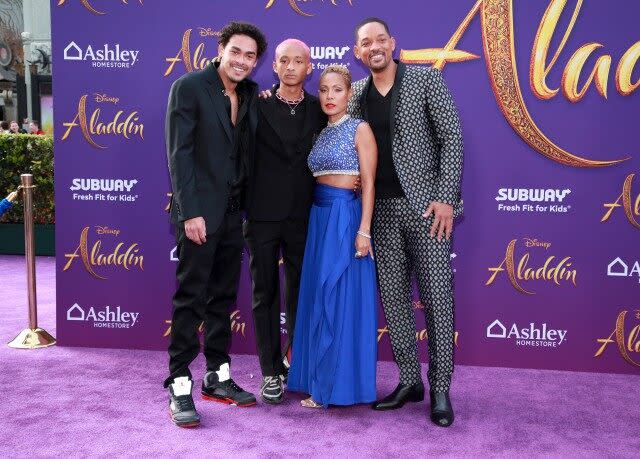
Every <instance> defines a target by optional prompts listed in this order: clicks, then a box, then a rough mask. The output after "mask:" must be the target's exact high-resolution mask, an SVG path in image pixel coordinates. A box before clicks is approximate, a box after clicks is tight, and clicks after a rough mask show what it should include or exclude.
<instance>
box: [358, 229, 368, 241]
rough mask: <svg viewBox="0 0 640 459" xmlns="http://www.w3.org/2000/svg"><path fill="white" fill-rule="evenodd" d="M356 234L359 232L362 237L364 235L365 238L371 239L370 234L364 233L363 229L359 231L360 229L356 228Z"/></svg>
mask: <svg viewBox="0 0 640 459" xmlns="http://www.w3.org/2000/svg"><path fill="white" fill-rule="evenodd" d="M358 234H359V235H360V236H362V237H366V238H367V239H371V235H370V234H367V233H365V232H364V231H360V230H358Z"/></svg>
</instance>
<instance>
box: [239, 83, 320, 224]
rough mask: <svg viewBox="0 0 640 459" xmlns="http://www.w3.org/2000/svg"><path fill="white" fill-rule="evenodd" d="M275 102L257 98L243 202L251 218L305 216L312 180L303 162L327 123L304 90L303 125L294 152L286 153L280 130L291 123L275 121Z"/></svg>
mask: <svg viewBox="0 0 640 459" xmlns="http://www.w3.org/2000/svg"><path fill="white" fill-rule="evenodd" d="M275 89H276V88H274V89H273V91H274V92H275ZM277 104H278V101H277V100H276V98H275V97H270V98H268V99H260V100H259V101H258V113H259V115H258V127H257V131H256V143H255V150H254V157H253V165H252V171H253V173H252V174H251V177H250V179H249V186H248V190H247V191H248V194H247V206H246V210H247V216H248V217H249V219H251V220H257V221H281V220H284V219H286V218H307V217H308V216H309V209H310V208H311V203H312V202H313V188H314V184H315V180H314V178H313V175H312V174H311V171H310V170H309V167H308V166H307V158H308V157H309V152H310V151H311V148H312V147H313V142H314V141H315V139H316V138H317V136H318V134H319V133H320V131H321V130H322V129H323V128H324V127H325V126H326V125H327V117H326V115H325V114H324V113H323V112H322V110H321V108H320V102H319V101H318V98H317V97H314V96H312V95H310V94H309V93H307V92H305V95H304V104H305V121H304V127H303V130H302V132H301V133H300V137H299V139H298V143H297V146H296V149H295V152H294V153H293V155H290V154H288V153H287V151H286V150H285V148H284V145H283V143H282V132H283V131H284V130H286V129H291V127H290V126H286V125H282V126H281V125H278V124H277V123H276V122H275V116H274V113H275V111H276V110H277V109H279V107H278V105H277Z"/></svg>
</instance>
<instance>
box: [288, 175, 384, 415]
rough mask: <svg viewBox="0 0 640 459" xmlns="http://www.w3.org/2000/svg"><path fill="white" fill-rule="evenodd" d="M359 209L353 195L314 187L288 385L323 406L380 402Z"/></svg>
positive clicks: (370, 273)
mask: <svg viewBox="0 0 640 459" xmlns="http://www.w3.org/2000/svg"><path fill="white" fill-rule="evenodd" d="M361 206H362V203H361V199H360V198H359V197H358V196H357V195H356V194H355V193H354V192H353V191H351V190H345V189H342V188H335V187H331V186H327V185H320V184H318V185H316V188H315V192H314V203H313V206H312V208H311V215H310V220H309V231H308V235H307V243H306V246H305V252H304V261H303V264H302V277H301V280H300V295H299V299H298V311H297V314H296V328H295V334H294V338H293V348H292V357H291V368H290V369H289V379H288V383H287V385H288V389H289V390H292V391H300V392H305V393H307V394H310V395H311V397H312V398H313V400H315V401H316V402H317V403H320V404H322V405H324V406H325V407H327V406H328V405H353V404H355V403H368V402H372V401H374V400H375V397H376V360H377V317H376V298H375V291H376V290H375V289H376V276H375V266H374V262H373V259H371V258H370V257H364V258H355V257H354V254H355V245H354V243H355V237H356V232H357V231H358V227H359V226H360V218H361V214H362V208H361Z"/></svg>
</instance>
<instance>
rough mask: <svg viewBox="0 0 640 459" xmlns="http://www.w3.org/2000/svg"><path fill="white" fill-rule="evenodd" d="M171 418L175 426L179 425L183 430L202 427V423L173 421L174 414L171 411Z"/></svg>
mask: <svg viewBox="0 0 640 459" xmlns="http://www.w3.org/2000/svg"><path fill="white" fill-rule="evenodd" d="M169 417H170V418H171V421H173V423H174V424H175V425H177V426H178V427H182V428H183V429H193V428H194V427H198V426H199V425H200V421H191V422H178V421H176V420H175V419H173V414H172V413H171V410H169Z"/></svg>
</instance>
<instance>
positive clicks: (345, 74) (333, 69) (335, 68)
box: [320, 64, 351, 89]
mask: <svg viewBox="0 0 640 459" xmlns="http://www.w3.org/2000/svg"><path fill="white" fill-rule="evenodd" d="M329 73H337V74H338V75H340V76H341V77H342V79H343V80H344V82H345V84H346V85H347V89H350V88H351V72H350V71H349V69H348V68H347V66H346V65H342V64H331V65H330V66H328V67H327V68H326V69H324V70H323V71H322V73H321V74H320V80H322V78H324V77H325V76H326V75H328V74H329Z"/></svg>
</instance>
